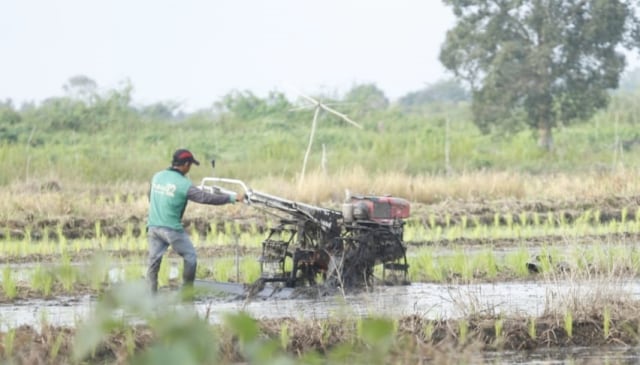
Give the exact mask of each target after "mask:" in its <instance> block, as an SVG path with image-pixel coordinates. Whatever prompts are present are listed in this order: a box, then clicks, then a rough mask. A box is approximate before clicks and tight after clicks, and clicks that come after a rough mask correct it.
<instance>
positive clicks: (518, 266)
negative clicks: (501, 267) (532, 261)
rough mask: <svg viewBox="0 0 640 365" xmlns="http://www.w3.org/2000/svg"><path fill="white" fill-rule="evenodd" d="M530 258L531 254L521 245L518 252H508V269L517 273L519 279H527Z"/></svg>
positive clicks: (506, 260) (506, 262)
mask: <svg viewBox="0 0 640 365" xmlns="http://www.w3.org/2000/svg"><path fill="white" fill-rule="evenodd" d="M529 257H530V254H529V250H528V249H527V247H525V246H522V245H520V246H519V247H518V249H517V250H515V251H512V252H508V253H507V254H506V255H505V258H504V260H505V264H506V266H507V268H508V269H509V270H510V271H512V272H513V273H515V275H516V276H517V277H526V276H528V275H529V271H528V270H527V265H526V264H527V261H528V260H529Z"/></svg>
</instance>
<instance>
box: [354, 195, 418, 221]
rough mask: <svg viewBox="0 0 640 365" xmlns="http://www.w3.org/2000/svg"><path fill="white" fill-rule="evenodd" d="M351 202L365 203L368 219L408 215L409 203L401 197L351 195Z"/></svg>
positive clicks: (385, 219) (394, 217) (399, 217)
mask: <svg viewBox="0 0 640 365" xmlns="http://www.w3.org/2000/svg"><path fill="white" fill-rule="evenodd" d="M351 202H352V203H354V204H355V203H359V204H363V203H364V204H366V206H367V211H368V213H369V214H368V215H369V219H371V220H374V221H379V222H385V221H392V220H395V219H403V218H408V217H409V210H410V209H409V207H410V204H409V202H408V201H407V200H405V199H402V198H394V197H392V196H358V197H351Z"/></svg>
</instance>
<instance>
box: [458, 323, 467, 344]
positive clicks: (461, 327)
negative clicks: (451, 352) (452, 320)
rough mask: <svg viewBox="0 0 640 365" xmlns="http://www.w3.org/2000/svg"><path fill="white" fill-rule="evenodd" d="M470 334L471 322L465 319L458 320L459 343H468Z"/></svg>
mask: <svg viewBox="0 0 640 365" xmlns="http://www.w3.org/2000/svg"><path fill="white" fill-rule="evenodd" d="M468 336H469V322H468V321H467V320H466V319H465V318H462V319H459V320H458V344H460V345H464V344H465V343H467V339H468Z"/></svg>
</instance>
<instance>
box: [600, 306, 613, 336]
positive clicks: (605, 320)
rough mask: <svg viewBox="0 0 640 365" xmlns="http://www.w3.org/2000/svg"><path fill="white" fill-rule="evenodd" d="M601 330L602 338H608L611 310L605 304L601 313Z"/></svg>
mask: <svg viewBox="0 0 640 365" xmlns="http://www.w3.org/2000/svg"><path fill="white" fill-rule="evenodd" d="M602 331H603V335H604V338H605V339H607V338H609V334H610V333H611V310H610V309H609V306H605V307H604V310H603V313H602Z"/></svg>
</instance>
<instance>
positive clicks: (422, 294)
mask: <svg viewBox="0 0 640 365" xmlns="http://www.w3.org/2000/svg"><path fill="white" fill-rule="evenodd" d="M197 284H198V286H199V287H201V288H202V287H207V285H211V282H199V283H197ZM240 289H241V288H240V286H234V285H231V286H229V287H228V289H227V291H226V292H227V293H228V294H227V295H225V296H222V297H221V296H217V297H215V298H214V297H208V298H207V299H199V300H198V301H196V302H195V303H193V304H188V305H182V304H181V305H176V307H177V309H181V308H184V309H185V310H186V309H189V310H191V309H195V310H196V311H197V312H198V313H200V314H201V315H203V316H204V315H205V314H206V315H207V316H208V318H209V320H210V322H212V323H218V322H219V321H220V320H221V318H222V316H223V315H224V314H225V313H228V312H236V311H239V310H243V311H246V312H248V313H250V314H251V315H252V316H253V317H255V318H282V317H293V318H299V319H313V318H317V319H321V318H326V317H328V316H340V315H348V316H364V315H376V314H379V315H384V316H402V315H410V314H418V315H421V316H424V317H426V318H430V319H449V318H457V317H463V316H466V315H468V314H470V313H478V312H485V313H488V314H500V313H502V314H505V315H509V314H518V315H524V316H539V315H541V314H542V313H543V311H544V310H545V308H548V307H550V306H551V307H552V306H556V305H559V304H561V303H562V302H563V301H569V300H571V299H572V298H573V299H575V298H593V297H594V296H597V295H605V296H606V295H612V293H618V295H627V296H629V297H630V298H635V299H638V298H640V282H638V281H618V282H611V281H583V282H574V281H571V282H569V281H557V282H544V283H543V282H513V283H494V284H474V285H440V284H425V283H415V284H411V285H408V286H395V287H376V288H374V289H372V290H371V291H370V292H363V293H358V294H348V295H334V296H325V297H321V298H318V299H299V298H296V299H291V296H292V295H294V294H295V292H292V291H291V290H290V289H283V290H279V291H278V290H276V291H273V288H267V289H265V290H263V291H262V292H260V297H259V298H256V299H254V300H251V301H247V300H241V299H236V298H237V297H236V296H235V295H234V294H233V292H234V290H238V291H237V293H239V292H240V291H239V290H240ZM163 295H167V296H172V295H173V296H175V295H176V292H165V293H163ZM95 303H96V302H95V299H94V298H91V297H89V296H83V297H75V298H72V297H69V298H57V299H56V300H29V301H24V302H19V303H14V304H12V305H2V306H0V330H3V331H5V330H6V329H8V328H12V327H16V326H20V325H23V324H26V325H32V326H35V327H36V328H38V325H39V324H41V323H43V321H46V322H48V323H50V324H56V325H64V326H74V325H76V324H77V323H78V322H79V321H82V320H84V319H87V318H89V316H90V315H91V310H92V309H93V307H94V306H95ZM477 360H478V362H477V364H487V363H489V364H532V365H533V364H601V363H608V364H636V363H640V352H639V350H638V349H634V348H609V349H602V348H556V349H540V350H536V351H533V352H508V351H501V352H495V353H493V352H488V353H483V354H482V356H481V357H479V358H478V359H477Z"/></svg>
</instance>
